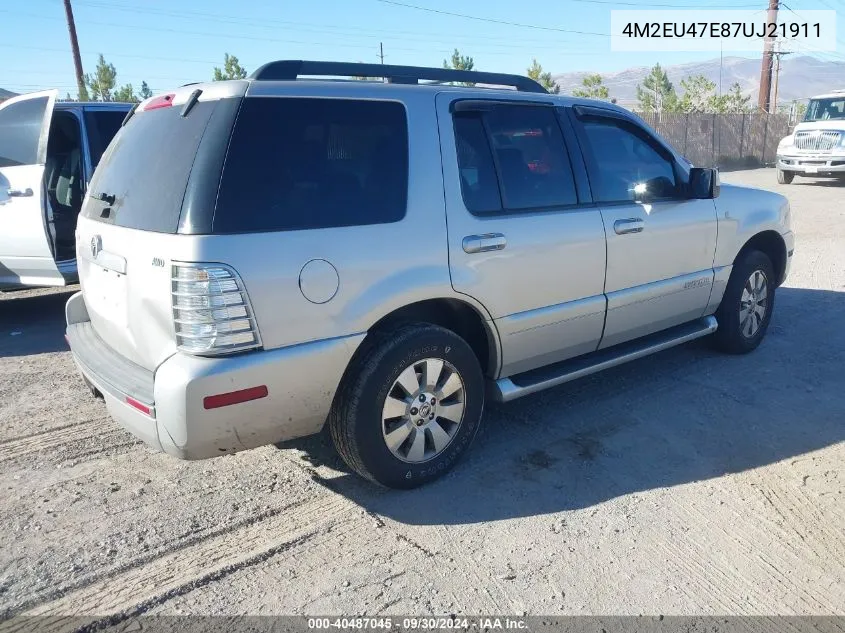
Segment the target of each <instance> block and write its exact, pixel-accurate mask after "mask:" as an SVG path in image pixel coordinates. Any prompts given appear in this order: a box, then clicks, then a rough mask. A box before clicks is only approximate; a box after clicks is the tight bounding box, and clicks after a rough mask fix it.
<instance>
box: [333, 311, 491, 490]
mask: <svg viewBox="0 0 845 633" xmlns="http://www.w3.org/2000/svg"><path fill="white" fill-rule="evenodd" d="M440 361H443V365H442V368H441V369H440V371H439V372H438V376H439V381H438V384H437V385H436V386H435V387H431V383H432V382H433V381H434V380H435V379H424V378H427V377H426V374H427V373H431V374H434V373H435V372H437V367H438V363H439V362H440ZM452 374H457V381H455V379H454V378H453V376H452ZM400 379H401V381H400ZM415 381H416V382H415ZM444 383H446V384H444ZM403 384H404V385H406V386H408V387H409V388H410V389H406V388H405V387H403V386H402V385H403ZM457 384H459V385H460V389H458V390H457V391H452V389H453V388H455V386H456V385H457ZM414 387H417V390H416V391H414V393H413V394H412V393H410V391H411V390H413V389H414ZM438 389H439V391H438ZM484 389H485V384H484V376H483V374H482V372H481V366H480V365H479V362H478V359H477V358H476V356H475V353H474V352H473V351H472V349H471V348H470V346H469V345H468V344H467V343H466V341H464V340H463V339H462V338H461V337H460V336H458V335H457V334H455V333H454V332H452V331H450V330H447V329H445V328H442V327H439V326H436V325H430V324H425V323H413V324H407V325H402V326H399V327H397V328H395V329H392V330H390V331H386V332H375V333H371V334H370V335H368V336H367V339H365V341H364V343H363V346H362V349H361V350H359V352H358V354H357V355H356V358H355V359H354V360H353V362H352V364H351V365H350V367H349V369H348V370H347V371H346V374H345V376H344V379H343V382H342V384H341V387H340V389H339V390H338V393H337V395H336V396H335V400H334V402H333V403H332V409H331V412H330V413H329V419H328V424H329V431H330V433H331V436H332V441H333V442H334V445H335V448H336V449H337V452H338V453H340V456H341V457H342V458H343V460H344V461H345V462H346V463H347V464H348V465H349V467H350V468H351V469H352V470H354V471H355V472H356V473H358V474H359V475H361V476H362V477H365V478H366V479H369V480H370V481H373V482H376V483H379V484H381V485H383V486H387V487H389V488H401V489H409V488H416V487H417V486H421V485H423V484H426V483H429V482H431V481H434V480H435V479H437V478H438V477H440V476H441V475H443V474H444V473H446V472H447V471H448V470H449V469H450V468H452V467H453V466H454V465H455V463H457V461H458V460H459V459H460V457H461V456H462V455H463V454H464V453H465V452H466V450H467V449H468V448H469V446H470V444H471V443H472V440H473V439H474V438H475V435H476V433H477V431H478V427H479V425H480V423H481V413H482V411H483V409H484ZM419 392H422V393H419ZM440 396H442V397H443V402H442V403H440V402H434V403H432V402H431V400H435V401H436V399H437V397H440ZM420 397H424V402H422V403H419V398H420ZM388 398H390V400H389V401H388ZM430 399H431V400H430ZM460 405H462V408H461V406H460ZM403 406H404V407H405V408H404V409H403V408H402V407H403ZM402 411H404V414H402V415H398V416H395V417H393V416H392V415H391V414H393V413H399V412H402ZM458 411H460V416H458ZM422 416H426V417H425V418H424V419H423V417H422ZM454 417H460V418H461V419H460V420H459V421H457V423H456V422H455V421H454V420H451V418H454ZM438 429H439V430H438ZM391 433H394V434H393V435H391V438H393V439H392V440H388V437H387V436H388V435H390V434H391ZM406 433H407V435H405V434H406ZM418 434H421V436H420V437H422V440H418ZM444 434H445V435H446V436H448V438H449V439H448V441H446V437H444ZM402 437H404V438H405V439H404V441H402V442H401V443H400V442H399V439H401V438H402ZM397 438H399V439H397ZM435 438H436V440H437V441H435ZM388 441H391V443H392V445H393V448H391V447H389V446H388ZM420 441H421V442H422V451H423V452H422V453H420V452H419V446H420V444H419V442H420Z"/></svg>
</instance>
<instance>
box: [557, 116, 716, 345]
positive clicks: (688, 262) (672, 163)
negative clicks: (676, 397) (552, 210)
mask: <svg viewBox="0 0 845 633" xmlns="http://www.w3.org/2000/svg"><path fill="white" fill-rule="evenodd" d="M577 112H578V115H577V116H574V117H572V120H573V124H574V126H575V127H576V130H577V132H578V135H579V139H580V140H581V146H582V149H583V151H584V159H585V161H586V163H587V169H588V173H589V176H590V185H591V188H592V192H593V198H594V200H595V201H596V203H597V204H598V205H599V207H600V208H601V214H602V217H603V218H604V224H605V227H606V230H607V281H606V283H605V294H606V295H607V303H608V305H607V321H606V324H605V329H604V336H603V337H602V341H601V346H600V347H601V348H606V347H610V346H612V345H616V344H618V343H622V342H625V341H628V340H632V339H635V338H639V337H641V336H645V335H647V334H651V333H653V332H658V331H660V330H663V329H666V328H669V327H672V326H674V325H679V324H681V323H686V322H687V321H692V320H694V319H696V318H699V317H701V316H702V315H703V313H704V310H705V308H706V307H707V304H708V301H709V298H710V290H711V288H712V286H713V257H714V255H715V251H716V223H717V219H716V207H715V204H714V202H713V200H698V199H690V198H689V196H688V195H687V193H686V191H687V187H686V179H687V177H688V176H687V174H688V169H685V168H684V167H683V166H682V165H681V164H680V163H679V162H678V161H677V160H676V158H675V157H674V156H673V155H672V153H671V152H669V150H668V149H667V148H666V147H665V146H664V145H663V144H662V143H660V142H659V141H658V140H657V139H656V138H654V137H653V136H652V135H651V133H650V132H649V131H648V130H647V129H645V128H644V127H642V126H641V125H640V124H639V123H637V122H636V121H635V120H634V119H632V118H627V117H625V116H624V115H620V114H617V113H615V112H614V113H608V114H607V115H604V114H602V111H601V109H599V108H579V109H578V110H577Z"/></svg>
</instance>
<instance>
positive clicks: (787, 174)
mask: <svg viewBox="0 0 845 633" xmlns="http://www.w3.org/2000/svg"><path fill="white" fill-rule="evenodd" d="M793 178H795V172H793V171H784V170H783V169H778V182H779V183H780V184H782V185H788V184H791V183H792V179H793Z"/></svg>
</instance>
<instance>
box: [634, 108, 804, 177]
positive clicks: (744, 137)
mask: <svg viewBox="0 0 845 633" xmlns="http://www.w3.org/2000/svg"><path fill="white" fill-rule="evenodd" d="M638 114H639V116H641V117H642V118H643V120H645V121H646V122H647V123H648V124H649V125H651V126H652V127H653V128H654V129H655V130H657V132H658V133H659V134H660V135H661V136H662V137H663V138H664V139H666V140H667V141H668V142H669V143H670V144H671V145H672V146H673V147H674V148H675V149H676V150H678V151H679V152H681V153H682V154H683V155H684V156H686V157H687V158H688V159H689V160H690V161H692V162H693V164H695V165H696V166H698V167H712V166H715V165H718V166H720V167H740V166H752V165H759V164H766V163H773V162H774V161H775V152H776V151H777V146H778V143H779V142H780V140H781V139H782V138H783V137H784V136H786V135H787V134H789V115H788V114H762V113H753V114H703V113H697V114H682V113H671V114H670V113H662V114H658V113H646V114H643V113H638Z"/></svg>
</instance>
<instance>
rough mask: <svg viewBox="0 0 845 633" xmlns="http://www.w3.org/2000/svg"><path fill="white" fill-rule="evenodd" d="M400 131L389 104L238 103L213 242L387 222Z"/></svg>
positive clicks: (400, 159) (402, 168)
mask: <svg viewBox="0 0 845 633" xmlns="http://www.w3.org/2000/svg"><path fill="white" fill-rule="evenodd" d="M407 196H408V125H407V121H406V114H405V108H404V106H403V105H402V104H400V103H397V102H392V101H363V100H353V99H318V98H272V97H255V98H247V99H245V100H244V102H243V105H242V106H241V111H240V113H239V114H238V120H237V123H236V124H235V128H234V131H233V133H232V140H231V144H230V146H229V152H228V155H227V157H226V163H225V167H224V168H223V176H222V180H221V184H220V194H219V198H218V202H217V209H216V211H215V214H214V223H213V231H214V233H243V232H258V231H293V230H303V229H318V228H329V227H342V226H360V225H366V224H382V223H388V222H396V221H398V220H401V219H402V218H403V217H404V216H405V207H406V205H407Z"/></svg>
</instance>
